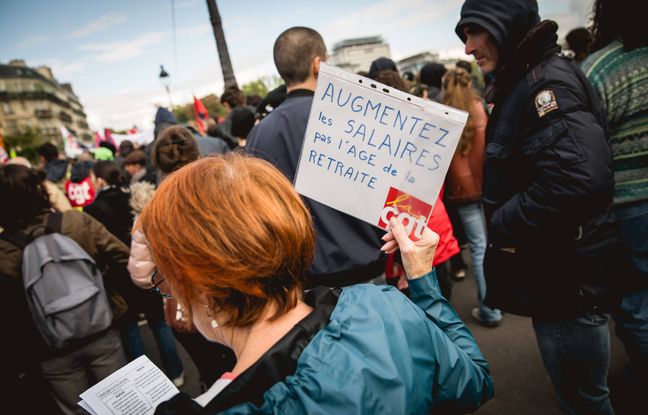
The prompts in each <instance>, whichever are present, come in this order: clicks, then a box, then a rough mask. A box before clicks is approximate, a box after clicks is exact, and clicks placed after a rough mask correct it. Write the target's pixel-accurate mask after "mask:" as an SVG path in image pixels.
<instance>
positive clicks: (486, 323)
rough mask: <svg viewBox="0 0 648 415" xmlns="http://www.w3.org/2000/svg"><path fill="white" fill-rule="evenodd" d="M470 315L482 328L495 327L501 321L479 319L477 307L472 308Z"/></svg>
mask: <svg viewBox="0 0 648 415" xmlns="http://www.w3.org/2000/svg"><path fill="white" fill-rule="evenodd" d="M471 314H472V316H473V318H474V319H475V320H477V322H479V324H481V325H482V326H484V327H497V326H499V325H500V323H501V322H502V320H501V319H499V320H485V319H483V318H482V317H481V315H479V307H475V308H473V309H472V313H471Z"/></svg>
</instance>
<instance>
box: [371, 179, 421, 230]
mask: <svg viewBox="0 0 648 415" xmlns="http://www.w3.org/2000/svg"><path fill="white" fill-rule="evenodd" d="M431 212H432V206H431V205H428V204H427V203H425V202H423V201H422V200H419V199H417V198H415V197H414V196H412V195H410V194H408V193H405V192H401V191H400V190H398V189H396V188H395V187H390V188H389V192H388V193H387V200H385V206H384V207H383V210H382V213H381V214H380V220H378V226H379V227H381V228H382V229H385V228H387V224H388V223H389V220H390V219H391V218H392V216H395V217H397V218H400V219H401V221H402V222H403V225H404V226H405V229H406V230H407V233H408V234H409V236H410V238H413V239H414V240H419V239H421V236H422V235H423V229H424V228H425V225H426V224H427V220H428V217H429V216H430V213H431Z"/></svg>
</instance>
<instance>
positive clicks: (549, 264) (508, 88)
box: [455, 0, 632, 414]
mask: <svg viewBox="0 0 648 415" xmlns="http://www.w3.org/2000/svg"><path fill="white" fill-rule="evenodd" d="M557 28H558V25H557V24H556V23H555V22H553V21H549V20H546V21H543V22H540V16H539V15H538V5H537V3H536V1H535V0H466V2H465V3H464V5H463V7H462V9H461V20H460V21H459V23H458V24H457V27H456V29H455V30H456V32H457V35H458V36H459V37H460V38H461V40H462V41H463V42H464V43H465V45H466V46H465V52H466V54H471V55H473V56H474V57H475V58H476V59H477V64H478V65H479V67H480V68H481V70H482V72H483V73H485V74H491V76H492V77H493V81H492V83H491V84H490V85H489V88H488V91H487V92H486V97H485V98H486V100H487V102H488V103H489V105H490V107H491V108H492V113H491V116H490V119H489V122H488V126H487V132H486V134H487V137H486V143H487V144H486V161H485V171H484V184H483V202H484V208H485V210H486V213H487V218H488V238H489V248H488V250H487V253H486V258H485V264H484V270H485V273H486V280H487V283H488V288H487V294H486V295H487V298H486V303H487V304H488V305H489V306H491V307H497V308H500V309H502V310H503V311H511V312H515V313H518V314H523V315H527V316H530V317H532V318H533V328H534V330H535V333H536V337H537V341H538V346H539V349H540V353H541V355H542V359H543V362H544V364H545V367H546V369H547V371H548V373H549V375H550V377H551V380H552V383H553V385H554V388H555V390H556V393H557V395H558V398H559V400H560V404H561V406H562V408H563V409H564V410H565V412H566V413H570V414H585V413H587V414H613V413H614V411H613V409H612V407H611V405H610V400H609V397H608V395H609V390H608V387H607V372H608V366H609V360H610V344H609V341H610V340H609V331H608V315H607V312H609V311H610V310H612V309H613V307H614V306H615V305H616V303H618V299H619V298H618V293H619V292H621V291H623V290H625V289H628V286H629V281H628V280H629V279H630V276H631V275H632V273H631V271H630V269H629V267H627V266H626V265H627V264H624V262H623V259H622V258H623V257H622V252H621V246H620V243H619V240H618V237H617V236H616V233H615V230H614V223H613V218H612V216H611V204H612V192H613V189H614V178H613V175H612V170H611V161H612V157H611V151H610V147H609V145H608V143H607V137H606V135H607V134H606V128H607V122H606V118H605V114H604V112H603V109H602V108H601V104H600V101H599V99H598V97H597V96H596V94H595V92H594V91H593V90H592V87H591V86H590V85H589V83H588V82H587V79H585V76H584V75H583V73H582V72H581V71H580V69H579V68H578V66H577V65H576V64H574V63H573V62H572V61H571V60H569V59H568V58H566V57H563V56H561V55H560V54H559V52H560V47H559V46H558V45H557V44H556V40H557V35H556V31H557ZM507 258H508V259H512V258H517V260H515V259H514V262H515V263H516V264H524V266H523V267H520V266H518V267H515V268H514V269H515V272H516V274H515V276H514V278H510V279H509V280H508V281H507V282H506V283H504V284H500V285H498V286H497V288H498V289H496V286H495V284H494V283H495V282H496V281H497V279H496V278H497V277H498V276H501V275H505V273H506V272H507V269H506V268H505V267H499V268H498V271H499V275H498V272H494V271H495V269H494V266H495V265H497V264H498V263H499V264H502V263H503V262H504V261H505V260H506V259H507ZM498 261H499V262H498ZM508 272H509V273H510V270H508ZM625 284H627V285H625ZM624 285H625V286H624Z"/></svg>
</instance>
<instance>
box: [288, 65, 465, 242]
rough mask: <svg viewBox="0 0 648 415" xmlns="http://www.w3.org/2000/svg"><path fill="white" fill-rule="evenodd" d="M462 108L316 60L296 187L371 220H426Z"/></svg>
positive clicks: (414, 231)
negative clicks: (310, 102) (311, 101)
mask: <svg viewBox="0 0 648 415" xmlns="http://www.w3.org/2000/svg"><path fill="white" fill-rule="evenodd" d="M467 119H468V113H466V112H465V111H460V110H457V109H455V108H451V107H448V106H445V105H441V104H438V103H435V102H431V101H427V100H424V99H421V98H418V97H415V96H413V95H410V94H407V93H404V92H401V91H399V90H396V89H394V88H392V87H389V86H386V85H383V84H380V83H378V82H375V81H373V80H371V79H369V78H365V77H362V76H359V75H356V74H353V73H350V72H346V71H343V70H341V69H339V68H336V67H334V66H331V65H328V64H325V63H322V64H321V65H320V73H319V77H318V82H317V90H316V91H315V96H314V98H313V106H312V107H311V112H310V117H309V120H308V127H307V129H306V134H305V137H304V144H303V146H302V151H301V156H300V160H299V164H298V170H297V175H296V177H295V188H296V189H297V191H298V192H299V193H300V194H302V195H303V196H306V197H309V198H311V199H314V200H316V201H318V202H320V203H323V204H326V205H328V206H330V207H332V208H335V209H338V210H340V211H342V212H345V213H347V214H349V215H351V216H354V217H356V218H359V219H361V220H364V221H366V222H368V223H370V224H372V225H375V226H378V227H380V228H383V229H384V228H385V227H386V226H387V224H388V222H389V219H390V218H391V217H392V216H398V217H399V218H401V219H402V220H403V222H404V224H405V227H406V228H407V230H408V232H409V233H410V236H411V237H413V238H419V237H420V235H421V233H422V232H423V228H424V226H425V225H426V224H427V221H428V219H429V216H430V214H431V213H432V207H433V205H434V202H435V201H436V199H437V196H438V194H439V191H440V189H441V186H442V185H443V182H444V180H445V175H446V172H447V170H448V167H449V166H450V161H451V160H452V156H453V154H454V152H455V148H456V147H457V143H458V142H459V138H460V137H461V133H462V131H463V128H464V126H465V124H466V121H467Z"/></svg>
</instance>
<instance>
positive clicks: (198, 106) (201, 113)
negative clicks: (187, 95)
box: [194, 95, 209, 133]
mask: <svg viewBox="0 0 648 415" xmlns="http://www.w3.org/2000/svg"><path fill="white" fill-rule="evenodd" d="M194 114H195V116H196V124H197V125H198V129H200V132H201V133H204V132H205V121H207V117H208V116H209V113H208V112H207V109H206V108H205V106H204V105H203V103H202V101H201V100H199V99H198V98H196V96H195V95H194Z"/></svg>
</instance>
